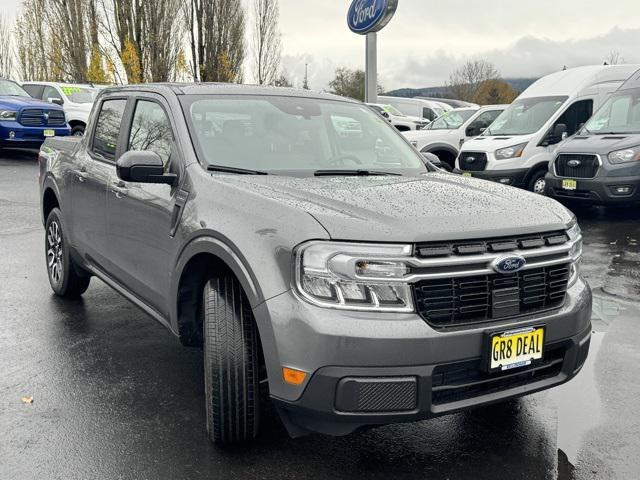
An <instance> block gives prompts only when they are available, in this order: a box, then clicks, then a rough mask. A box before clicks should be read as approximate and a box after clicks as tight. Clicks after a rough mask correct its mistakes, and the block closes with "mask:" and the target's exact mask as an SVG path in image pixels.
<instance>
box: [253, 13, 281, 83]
mask: <svg viewBox="0 0 640 480" xmlns="http://www.w3.org/2000/svg"><path fill="white" fill-rule="evenodd" d="M253 15H254V19H253V20H254V26H253V50H254V51H253V61H254V75H255V81H256V83H258V84H259V85H264V84H267V85H272V84H274V83H275V81H276V80H277V79H278V72H279V70H280V56H281V36H280V29H279V27H278V22H279V19H280V8H279V6H278V0H254V3H253Z"/></svg>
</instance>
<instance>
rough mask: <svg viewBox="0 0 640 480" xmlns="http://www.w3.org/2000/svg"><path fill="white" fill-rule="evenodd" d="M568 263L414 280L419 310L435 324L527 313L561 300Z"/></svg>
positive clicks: (452, 324) (442, 325)
mask: <svg viewBox="0 0 640 480" xmlns="http://www.w3.org/2000/svg"><path fill="white" fill-rule="evenodd" d="M568 281H569V265H554V266H552V267H543V268H534V269H530V270H522V271H520V272H518V273H515V274H511V275H501V274H492V275H479V276H473V277H454V278H445V279H439V280H423V281H420V282H418V283H416V284H415V286H414V291H415V299H416V306H417V309H418V313H420V315H421V316H422V318H424V319H425V320H426V321H427V323H429V324H430V325H432V326H433V327H435V328H447V327H458V326H464V325H469V324H474V323H481V322H486V321H491V320H500V319H503V318H508V317H514V316H518V315H526V314H530V313H534V312H538V311H541V310H548V309H551V308H558V307H561V306H562V305H563V304H564V299H565V293H566V291H567V283H568Z"/></svg>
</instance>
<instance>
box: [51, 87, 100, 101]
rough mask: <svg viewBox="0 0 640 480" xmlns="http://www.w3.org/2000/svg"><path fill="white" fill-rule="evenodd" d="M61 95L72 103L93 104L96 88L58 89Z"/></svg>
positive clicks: (96, 93)
mask: <svg viewBox="0 0 640 480" xmlns="http://www.w3.org/2000/svg"><path fill="white" fill-rule="evenodd" d="M60 89H61V90H62V93H64V94H65V95H66V97H67V98H68V99H69V100H71V101H72V102H73V103H93V101H94V100H95V98H96V95H98V89H97V88H90V87H66V86H65V87H60Z"/></svg>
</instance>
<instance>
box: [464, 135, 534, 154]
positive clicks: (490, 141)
mask: <svg viewBox="0 0 640 480" xmlns="http://www.w3.org/2000/svg"><path fill="white" fill-rule="evenodd" d="M532 138H533V135H503V136H486V137H485V136H484V135H481V136H479V137H475V138H473V139H471V140H469V141H467V142H465V143H464V144H463V147H462V151H463V152H494V151H496V150H499V149H501V148H507V147H513V146H514V145H519V144H521V143H525V142H530V141H531V139H532Z"/></svg>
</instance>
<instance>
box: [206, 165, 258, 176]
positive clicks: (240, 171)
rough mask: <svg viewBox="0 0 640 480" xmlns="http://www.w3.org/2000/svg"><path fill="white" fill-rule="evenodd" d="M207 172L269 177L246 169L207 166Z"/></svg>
mask: <svg viewBox="0 0 640 480" xmlns="http://www.w3.org/2000/svg"><path fill="white" fill-rule="evenodd" d="M207 170H208V171H210V172H223V173H236V174H238V175H269V174H268V173H267V172H263V171H261V170H250V169H248V168H237V167H224V166H221V165H209V166H207Z"/></svg>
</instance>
